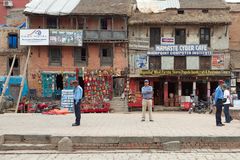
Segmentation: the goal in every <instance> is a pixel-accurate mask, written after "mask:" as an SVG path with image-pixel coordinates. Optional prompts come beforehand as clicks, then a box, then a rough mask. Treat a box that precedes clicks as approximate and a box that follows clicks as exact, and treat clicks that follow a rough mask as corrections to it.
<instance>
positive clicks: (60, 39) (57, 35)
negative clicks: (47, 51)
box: [49, 29, 83, 46]
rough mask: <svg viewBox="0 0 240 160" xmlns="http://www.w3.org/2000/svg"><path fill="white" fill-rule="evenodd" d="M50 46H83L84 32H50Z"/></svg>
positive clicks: (54, 30) (52, 30)
mask: <svg viewBox="0 0 240 160" xmlns="http://www.w3.org/2000/svg"><path fill="white" fill-rule="evenodd" d="M49 37H50V40H49V43H50V45H60V46H61V45H62V46H82V43H83V31H82V30H57V29H51V30H50V31H49Z"/></svg>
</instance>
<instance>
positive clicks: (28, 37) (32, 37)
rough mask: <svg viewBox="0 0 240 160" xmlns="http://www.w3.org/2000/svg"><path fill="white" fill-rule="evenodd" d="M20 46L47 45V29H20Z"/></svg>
mask: <svg viewBox="0 0 240 160" xmlns="http://www.w3.org/2000/svg"><path fill="white" fill-rule="evenodd" d="M20 45H21V46H44V45H49V30H48V29H21V30H20Z"/></svg>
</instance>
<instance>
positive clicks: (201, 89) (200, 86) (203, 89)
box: [196, 81, 207, 101]
mask: <svg viewBox="0 0 240 160" xmlns="http://www.w3.org/2000/svg"><path fill="white" fill-rule="evenodd" d="M196 95H197V96H198V100H203V101H207V82H206V81H205V82H203V81H199V82H197V84H196Z"/></svg>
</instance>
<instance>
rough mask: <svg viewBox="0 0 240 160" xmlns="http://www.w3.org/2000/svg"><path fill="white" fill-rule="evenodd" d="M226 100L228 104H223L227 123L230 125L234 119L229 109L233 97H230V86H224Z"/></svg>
mask: <svg viewBox="0 0 240 160" xmlns="http://www.w3.org/2000/svg"><path fill="white" fill-rule="evenodd" d="M224 88H225V90H224V98H226V99H227V100H226V102H225V103H224V104H223V105H224V115H225V123H230V122H231V121H232V120H233V119H232V116H231V115H230V113H229V107H230V104H231V95H230V87H229V86H224Z"/></svg>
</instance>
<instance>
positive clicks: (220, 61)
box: [212, 54, 224, 69]
mask: <svg viewBox="0 0 240 160" xmlns="http://www.w3.org/2000/svg"><path fill="white" fill-rule="evenodd" d="M212 69H224V54H213V55H212Z"/></svg>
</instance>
